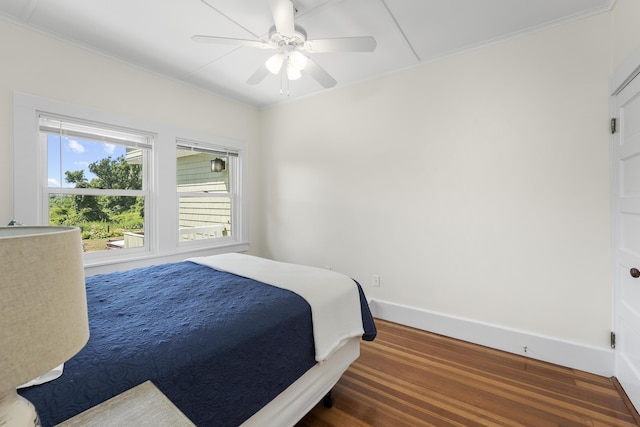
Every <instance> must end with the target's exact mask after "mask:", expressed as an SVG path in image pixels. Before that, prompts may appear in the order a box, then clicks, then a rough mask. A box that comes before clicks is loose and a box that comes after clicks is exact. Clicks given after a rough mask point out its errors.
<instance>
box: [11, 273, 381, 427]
mask: <svg viewBox="0 0 640 427" xmlns="http://www.w3.org/2000/svg"><path fill="white" fill-rule="evenodd" d="M86 281H87V302H88V307H89V324H90V333H91V335H90V338H89V342H88V343H87V345H86V346H85V347H84V348H83V349H82V350H81V351H80V352H79V353H78V354H77V355H76V356H75V357H73V358H72V359H71V360H69V361H68V362H67V363H66V364H65V368H64V374H63V375H62V377H60V378H59V379H56V380H54V381H52V382H49V383H46V384H43V385H40V386H35V387H31V388H29V389H24V390H21V391H20V394H22V395H23V396H25V397H26V398H27V399H29V400H30V401H31V402H33V404H34V405H35V406H36V408H37V410H38V413H39V414H40V417H41V421H42V425H43V426H44V427H47V426H52V425H54V424H56V423H59V422H62V421H64V420H66V419H68V418H70V417H72V416H74V415H75V414H77V413H80V412H82V411H84V410H86V409H88V408H90V407H92V406H95V405H97V404H99V403H101V402H103V401H105V400H107V399H109V398H111V397H113V396H115V395H118V394H120V393H122V392H124V391H125V390H128V389H130V388H132V387H134V386H136V385H138V384H140V383H142V382H144V381H146V380H151V381H152V382H153V383H154V384H155V385H156V386H157V387H158V388H159V389H160V390H161V391H162V392H163V393H164V394H165V395H166V396H167V397H168V398H169V399H170V400H171V401H173V402H174V403H175V404H176V406H178V407H179V408H180V409H181V410H182V411H183V412H184V413H185V415H186V416H187V417H189V418H190V419H191V420H192V421H193V422H194V423H195V424H196V425H198V426H225V425H228V426H235V425H239V424H241V423H242V422H243V421H245V420H246V419H247V418H249V417H250V416H251V415H253V414H254V413H255V412H257V411H258V410H259V409H260V408H261V407H262V406H264V405H265V404H267V403H268V402H269V401H270V400H272V399H273V398H274V397H275V396H277V395H278V394H279V393H280V392H282V391H283V390H284V389H285V388H287V387H288V386H289V385H290V384H291V383H293V382H294V381H295V380H296V379H297V378H298V377H300V376H301V375H302V374H304V373H305V372H306V371H307V370H308V369H309V368H311V367H312V366H313V365H314V364H315V358H314V347H313V336H312V325H311V310H310V308H309V305H308V304H307V302H306V301H305V300H304V299H303V298H301V297H299V296H298V295H296V294H294V293H292V292H290V291H287V290H283V289H280V288H276V287H273V286H270V285H266V284H264V283H260V282H257V281H255V280H251V279H247V278H243V277H239V276H236V275H233V274H229V273H224V272H220V271H217V270H213V269H211V268H209V267H205V266H202V265H197V264H194V263H191V262H187V261H185V262H179V263H170V264H163V265H158V266H153V267H147V268H140V269H135V270H130V271H126V272H117V273H110V274H103V275H96V276H91V277H88V278H87V280H86ZM358 288H359V290H360V293H361V302H363V303H364V306H363V321H365V328H366V332H365V336H363V337H364V338H365V339H373V338H374V337H375V326H374V325H373V320H372V318H371V315H370V312H369V309H368V306H366V301H364V295H363V294H362V289H360V287H359V285H358Z"/></svg>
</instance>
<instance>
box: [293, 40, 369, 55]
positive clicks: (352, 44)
mask: <svg viewBox="0 0 640 427" xmlns="http://www.w3.org/2000/svg"><path fill="white" fill-rule="evenodd" d="M377 45H378V43H377V42H376V39H374V38H373V37H371V36H364V37H339V38H335V39H316V40H308V41H306V42H305V43H304V49H305V50H306V51H307V52H311V53H324V52H373V51H374V50H375V49H376V46H377Z"/></svg>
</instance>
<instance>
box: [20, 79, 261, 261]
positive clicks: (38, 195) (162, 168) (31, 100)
mask: <svg viewBox="0 0 640 427" xmlns="http://www.w3.org/2000/svg"><path fill="white" fill-rule="evenodd" d="M13 97H14V103H13V107H14V114H13V125H14V161H13V164H14V183H13V189H14V212H13V218H14V219H16V220H18V221H20V222H22V223H23V224H29V225H39V224H43V218H42V212H43V209H44V207H45V204H44V202H45V201H44V200H43V197H42V195H43V192H44V191H45V188H44V187H43V183H44V186H46V183H47V180H46V177H44V172H45V170H44V167H45V164H46V161H47V158H46V145H43V144H41V143H40V140H39V133H40V131H39V125H38V115H39V113H41V112H46V113H47V114H48V115H59V116H66V117H71V118H78V119H81V120H86V121H87V122H97V123H105V124H110V123H111V124H114V125H116V126H117V127H118V128H123V129H127V128H128V129H135V130H136V131H137V130H139V131H142V132H146V133H149V134H153V135H155V137H156V138H155V141H154V146H153V149H152V152H151V156H150V159H149V161H150V168H149V171H148V174H149V176H148V179H149V181H148V191H149V192H150V195H149V197H148V199H149V200H148V207H145V215H152V216H153V218H152V220H151V221H150V224H151V226H150V229H149V233H150V239H149V240H150V242H149V251H147V252H144V253H136V254H133V253H131V252H130V251H126V252H128V253H126V254H119V253H114V252H118V251H104V252H111V253H110V254H104V256H100V257H97V258H95V259H88V257H85V267H96V271H100V272H102V271H111V270H113V269H115V268H109V267H108V266H109V265H112V264H118V265H125V266H131V267H135V266H142V265H149V264H151V263H154V262H158V261H160V262H170V261H177V260H181V259H184V258H185V257H187V256H201V255H210V254H213V253H223V252H237V251H246V250H248V249H249V214H248V212H249V210H248V200H249V193H248V191H249V188H248V182H249V179H248V164H249V150H248V143H247V142H245V141H239V140H234V139H230V138H224V137H220V136H216V135H210V134H205V133H201V132H195V131H191V130H185V129H181V128H178V127H175V126H171V125H167V124H163V123H153V122H148V121H145V120H141V119H136V118H132V117H128V116H124V115H120V114H115V113H110V112H105V111H99V110H93V109H90V108H87V107H83V106H79V105H74V104H68V103H64V102H60V101H55V100H51V99H46V98H41V97H37V96H33V95H28V94H24V93H19V92H14V94H13ZM177 140H182V141H209V142H210V143H211V144H214V145H215V146H218V147H228V148H229V149H232V150H234V151H237V152H238V153H239V161H238V171H237V173H238V182H237V185H238V186H240V187H239V195H238V200H237V203H238V206H239V209H238V212H236V214H237V215H238V227H237V228H238V230H237V233H234V238H233V239H232V240H231V241H224V242H216V240H217V239H208V240H210V241H208V242H207V243H208V244H202V245H178V239H179V237H178V217H177V209H176V208H174V207H177V205H178V200H177V197H178V196H177V191H176V170H175V169H176V161H175V158H176V156H175V150H176V141H177ZM34 157H35V158H34ZM46 206H47V207H48V201H47V203H46ZM161 212H162V214H160V213H161ZM92 258H93V257H92ZM102 266H107V267H105V268H106V270H105V269H103V268H102ZM120 268H122V267H120Z"/></svg>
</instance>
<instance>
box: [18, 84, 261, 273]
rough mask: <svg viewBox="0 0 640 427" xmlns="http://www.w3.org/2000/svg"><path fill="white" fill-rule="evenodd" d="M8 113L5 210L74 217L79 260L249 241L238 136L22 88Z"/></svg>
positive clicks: (152, 258) (99, 266)
mask: <svg viewBox="0 0 640 427" xmlns="http://www.w3.org/2000/svg"><path fill="white" fill-rule="evenodd" d="M13 118H14V121H13V125H14V126H13V128H14V144H13V154H14V156H13V158H14V180H13V185H14V188H13V193H14V203H13V205H14V212H13V218H14V219H16V220H17V221H19V222H22V223H23V224H26V225H46V224H71V225H76V226H79V227H81V228H82V231H83V232H82V234H83V237H84V242H83V246H84V248H85V251H86V252H85V266H86V267H91V268H93V267H95V270H94V271H96V272H97V271H100V272H104V271H110V270H111V268H110V267H108V265H109V264H115V263H128V264H129V265H130V266H132V267H133V266H141V265H149V264H152V263H157V262H171V261H180V260H183V259H185V258H187V257H194V256H203V255H210V254H213V253H223V252H229V251H244V250H247V249H248V248H249V244H248V223H249V218H248V209H247V207H246V204H247V200H248V197H247V186H246V183H247V181H248V168H247V167H246V164H247V159H248V144H247V143H246V142H243V141H237V140H232V139H226V138H221V137H218V136H214V135H210V134H202V133H199V132H193V131H189V130H185V129H179V128H176V127H174V126H172V125H168V124H163V123H156V122H146V121H144V120H140V119H136V118H132V117H128V116H125V115H118V114H113V113H108V112H104V111H96V110H92V109H88V108H85V107H82V106H78V105H72V104H67V103H62V102H57V101H54V100H49V99H44V98H39V97H35V96H31V95H26V94H21V93H14V115H13ZM180 119H181V117H176V121H180ZM195 141H206V142H207V143H200V142H195ZM176 144H178V145H179V147H177V146H176ZM176 150H177V151H176ZM176 153H177V154H176ZM181 157H184V159H181ZM182 162H184V164H182ZM176 168H178V169H179V172H178V173H177V172H176ZM183 174H184V175H183ZM198 227H200V228H206V227H209V228H211V231H210V232H208V233H209V234H205V233H199V234H197V235H196V234H195V232H196V231H197V228H198ZM186 228H189V229H191V230H189V231H190V232H191V234H190V235H189V233H188V232H187V231H184V233H181V232H180V230H181V229H186ZM87 271H91V270H87Z"/></svg>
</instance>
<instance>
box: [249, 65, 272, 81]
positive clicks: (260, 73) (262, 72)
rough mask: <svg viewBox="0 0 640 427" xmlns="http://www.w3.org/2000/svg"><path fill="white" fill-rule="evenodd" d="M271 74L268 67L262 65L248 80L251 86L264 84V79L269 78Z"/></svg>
mask: <svg viewBox="0 0 640 427" xmlns="http://www.w3.org/2000/svg"><path fill="white" fill-rule="evenodd" d="M269 74H271V72H270V71H269V69H267V66H266V65H264V64H262V65H261V66H260V67H259V68H258V69H257V70H256V72H255V73H253V74H252V75H251V77H249V79H248V80H247V83H248V84H250V85H257V84H258V83H260V82H262V81H263V80H264V78H265V77H267V76H268V75H269Z"/></svg>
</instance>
